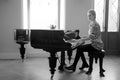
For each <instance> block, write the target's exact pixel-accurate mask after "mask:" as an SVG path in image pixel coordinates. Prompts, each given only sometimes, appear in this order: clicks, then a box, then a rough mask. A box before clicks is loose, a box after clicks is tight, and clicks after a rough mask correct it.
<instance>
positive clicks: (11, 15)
mask: <svg viewBox="0 0 120 80" xmlns="http://www.w3.org/2000/svg"><path fill="white" fill-rule="evenodd" d="M21 2H22V0H0V59H1V58H18V57H19V45H18V44H16V43H15V41H14V29H16V28H21V27H22V6H21V5H22V4H21ZM92 3H93V1H92V0H66V9H65V10H66V29H80V31H81V35H86V34H87V30H88V19H87V16H86V13H87V10H88V9H90V8H91V5H92ZM25 47H26V48H27V51H26V53H27V56H31V55H32V56H34V54H31V51H32V50H34V49H33V48H31V47H30V45H26V46H25ZM36 51H37V52H39V53H41V54H42V53H45V52H44V51H42V50H36ZM39 55H40V54H39ZM43 55H45V56H47V55H48V54H43ZM40 56H41V55H40Z"/></svg>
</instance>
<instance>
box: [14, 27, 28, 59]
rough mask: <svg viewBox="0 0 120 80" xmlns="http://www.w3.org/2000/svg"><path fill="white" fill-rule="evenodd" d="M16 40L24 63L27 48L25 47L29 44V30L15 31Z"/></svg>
mask: <svg viewBox="0 0 120 80" xmlns="http://www.w3.org/2000/svg"><path fill="white" fill-rule="evenodd" d="M14 40H15V41H16V43H17V44H19V45H20V55H21V59H22V61H24V55H25V47H24V45H25V44H27V43H28V42H29V30H27V29H15V30H14Z"/></svg>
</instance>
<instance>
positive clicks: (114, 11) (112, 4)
mask: <svg viewBox="0 0 120 80" xmlns="http://www.w3.org/2000/svg"><path fill="white" fill-rule="evenodd" d="M118 18H119V17H118V0H109V18H108V31H109V32H116V31H118V30H119V27H118Z"/></svg>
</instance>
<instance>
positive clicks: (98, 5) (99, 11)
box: [94, 0, 104, 31]
mask: <svg viewBox="0 0 120 80" xmlns="http://www.w3.org/2000/svg"><path fill="white" fill-rule="evenodd" d="M94 9H95V11H96V20H97V22H99V24H100V27H101V31H104V26H103V21H104V20H103V16H104V0H94Z"/></svg>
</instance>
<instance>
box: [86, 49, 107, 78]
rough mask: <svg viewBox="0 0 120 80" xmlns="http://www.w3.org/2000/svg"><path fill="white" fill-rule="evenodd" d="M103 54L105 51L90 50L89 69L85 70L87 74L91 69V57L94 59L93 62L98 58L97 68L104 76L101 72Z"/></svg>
mask: <svg viewBox="0 0 120 80" xmlns="http://www.w3.org/2000/svg"><path fill="white" fill-rule="evenodd" d="M104 56H105V51H104V50H101V51H91V52H90V53H89V69H88V71H87V74H91V72H92V69H93V59H95V63H97V60H98V59H99V69H100V76H101V77H104V74H103V72H105V70H104V69H103V58H104Z"/></svg>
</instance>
